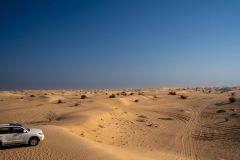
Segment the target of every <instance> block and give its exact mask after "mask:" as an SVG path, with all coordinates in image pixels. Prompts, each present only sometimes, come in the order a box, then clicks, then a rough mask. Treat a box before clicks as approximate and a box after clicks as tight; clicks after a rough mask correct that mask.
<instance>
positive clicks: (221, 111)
mask: <svg viewBox="0 0 240 160" xmlns="http://www.w3.org/2000/svg"><path fill="white" fill-rule="evenodd" d="M225 112H226V111H225V110H223V109H219V110H217V113H225Z"/></svg>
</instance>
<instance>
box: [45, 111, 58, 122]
mask: <svg viewBox="0 0 240 160" xmlns="http://www.w3.org/2000/svg"><path fill="white" fill-rule="evenodd" d="M46 119H47V120H48V121H49V122H52V121H55V120H57V119H58V116H57V114H56V113H54V112H53V111H49V112H48V113H47V114H46Z"/></svg>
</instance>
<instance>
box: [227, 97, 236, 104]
mask: <svg viewBox="0 0 240 160" xmlns="http://www.w3.org/2000/svg"><path fill="white" fill-rule="evenodd" d="M228 100H229V102H230V103H234V102H236V101H237V99H236V98H235V97H230V98H229V99H228Z"/></svg>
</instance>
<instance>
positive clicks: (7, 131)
mask: <svg viewBox="0 0 240 160" xmlns="http://www.w3.org/2000/svg"><path fill="white" fill-rule="evenodd" d="M12 137H13V134H12V132H11V127H1V128H0V139H1V140H2V142H3V143H4V144H11V142H12Z"/></svg>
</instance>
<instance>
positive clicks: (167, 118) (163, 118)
mask: <svg viewBox="0 0 240 160" xmlns="http://www.w3.org/2000/svg"><path fill="white" fill-rule="evenodd" d="M158 119H161V120H173V118H171V117H161V118H158Z"/></svg>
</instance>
